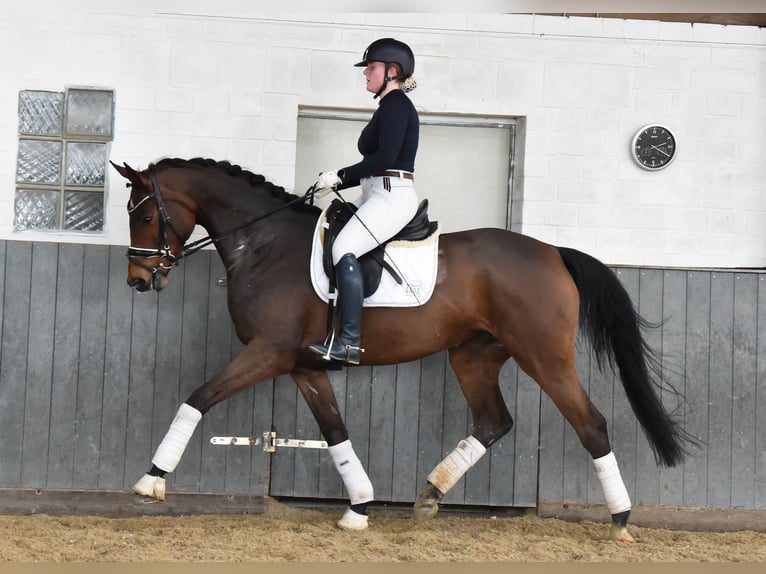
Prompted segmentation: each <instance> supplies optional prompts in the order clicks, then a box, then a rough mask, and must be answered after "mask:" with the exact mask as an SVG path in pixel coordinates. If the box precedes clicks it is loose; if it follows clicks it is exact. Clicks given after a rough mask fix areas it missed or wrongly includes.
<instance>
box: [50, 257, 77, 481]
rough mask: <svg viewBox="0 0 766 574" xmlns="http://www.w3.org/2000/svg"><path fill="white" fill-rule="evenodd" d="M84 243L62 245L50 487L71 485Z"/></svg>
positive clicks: (59, 271)
mask: <svg viewBox="0 0 766 574" xmlns="http://www.w3.org/2000/svg"><path fill="white" fill-rule="evenodd" d="M84 254H85V248H84V246H82V245H66V244H62V245H59V260H58V278H57V283H56V296H55V306H56V311H55V327H54V335H53V337H54V340H53V348H54V349H55V353H54V355H53V377H52V384H51V411H50V421H51V422H50V428H51V430H52V432H51V433H50V444H49V449H48V455H47V459H48V460H47V464H48V468H47V477H48V480H47V483H46V485H47V486H48V487H49V488H71V487H72V475H73V471H74V448H73V446H74V442H75V437H76V432H77V431H76V428H75V427H76V419H77V416H76V414H77V380H78V377H79V359H80V333H82V325H81V318H82V305H83V301H84V298H83V296H82V287H83V285H82V281H83V263H84Z"/></svg>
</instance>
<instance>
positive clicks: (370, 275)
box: [322, 199, 439, 297]
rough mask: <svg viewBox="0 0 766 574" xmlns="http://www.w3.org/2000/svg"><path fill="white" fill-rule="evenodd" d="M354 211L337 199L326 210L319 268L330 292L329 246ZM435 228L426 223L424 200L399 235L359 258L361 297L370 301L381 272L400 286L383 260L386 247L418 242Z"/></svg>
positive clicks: (330, 250) (332, 266) (330, 258)
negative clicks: (361, 280) (322, 269)
mask: <svg viewBox="0 0 766 574" xmlns="http://www.w3.org/2000/svg"><path fill="white" fill-rule="evenodd" d="M356 209H357V207H356V206H355V205H354V204H353V203H345V202H343V201H341V200H340V199H334V200H333V201H332V203H331V204H330V206H329V207H328V208H327V213H326V218H327V227H326V228H325V230H324V241H323V242H322V246H323V250H324V251H323V254H322V265H323V267H324V271H325V273H326V274H327V276H328V277H329V278H330V284H331V285H332V286H333V289H334V287H335V267H334V265H333V262H332V246H333V243H334V242H335V238H336V237H337V236H338V233H340V230H341V229H343V226H344V225H346V223H348V222H349V220H350V219H351V218H352V217H353V216H354V213H355V212H356ZM438 227H439V225H438V223H437V222H435V221H434V222H432V221H429V219H428V200H427V199H424V200H423V201H421V202H420V205H419V206H418V210H417V211H416V212H415V215H414V217H413V218H412V219H411V220H410V222H409V223H408V224H407V225H405V226H404V228H403V229H402V230H401V231H400V232H399V233H397V234H396V235H394V236H393V237H392V238H391V239H389V240H387V241H384V242H383V243H382V244H381V245H378V246H377V247H376V248H375V249H373V250H372V251H369V252H367V253H365V254H364V255H362V256H361V257H360V258H359V260H358V261H359V266H360V267H361V269H362V277H363V279H364V296H365V297H369V296H370V295H372V294H373V293H375V291H376V290H377V288H378V286H379V285H380V278H381V277H382V275H383V270H384V269H385V270H386V271H387V272H388V273H390V274H391V276H392V277H393V278H394V280H395V281H396V282H397V283H398V284H400V285H401V284H402V278H401V277H400V276H399V274H398V273H397V272H396V270H395V269H394V268H393V267H392V266H391V264H390V263H388V262H387V261H386V260H385V258H384V251H385V247H386V245H388V244H389V243H391V242H392V241H420V240H422V239H425V238H426V237H428V236H430V235H431V234H432V233H434V232H435V231H436V230H437V229H438Z"/></svg>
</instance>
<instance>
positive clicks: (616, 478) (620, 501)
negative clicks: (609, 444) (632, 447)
mask: <svg viewBox="0 0 766 574" xmlns="http://www.w3.org/2000/svg"><path fill="white" fill-rule="evenodd" d="M593 466H595V467H596V476H597V477H598V480H599V482H601V488H602V489H603V491H604V500H605V501H606V507H607V508H608V509H609V512H610V513H611V514H618V513H620V512H625V511H626V510H630V496H628V489H627V488H625V483H624V482H623V480H622V476H621V475H620V469H619V467H618V466H617V459H616V458H615V457H614V453H613V452H611V451H610V452H609V454H607V455H604V456H602V457H601V458H594V459H593Z"/></svg>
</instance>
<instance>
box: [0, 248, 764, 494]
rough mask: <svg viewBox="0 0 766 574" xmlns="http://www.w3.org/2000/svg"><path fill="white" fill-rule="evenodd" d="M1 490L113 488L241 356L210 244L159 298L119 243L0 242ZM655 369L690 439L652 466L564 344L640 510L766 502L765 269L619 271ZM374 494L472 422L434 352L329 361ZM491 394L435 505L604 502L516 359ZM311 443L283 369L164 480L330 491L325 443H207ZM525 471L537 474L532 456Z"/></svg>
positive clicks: (582, 349)
mask: <svg viewBox="0 0 766 574" xmlns="http://www.w3.org/2000/svg"><path fill="white" fill-rule="evenodd" d="M0 262H1V263H2V266H3V268H2V272H0V301H2V307H1V308H0V309H1V310H2V313H1V314H0V334H1V339H0V413H2V416H0V433H2V436H3V437H4V440H3V441H2V442H0V486H6V487H36V488H76V489H80V488H85V489H128V488H130V487H131V486H132V484H133V483H134V482H135V480H137V479H138V478H139V477H140V476H141V474H142V473H143V472H145V471H146V470H147V468H148V467H149V465H150V461H151V456H152V455H153V453H154V451H155V450H156V448H157V445H158V444H159V442H160V440H161V439H162V438H163V436H164V434H165V432H166V431H167V429H168V426H169V424H170V422H171V421H172V418H173V417H174V416H175V413H176V411H177V409H178V406H179V405H180V403H181V402H183V401H184V400H186V398H188V396H189V395H190V393H191V392H192V391H193V390H194V389H195V388H196V387H198V386H199V385H201V384H202V383H203V382H205V380H207V379H209V378H211V377H212V376H214V375H215V374H216V373H217V372H218V371H219V370H220V369H221V368H222V367H223V366H224V365H225V364H226V363H227V362H228V361H229V360H230V358H231V357H233V356H234V355H236V353H238V352H239V351H240V350H241V349H242V344H241V342H239V341H238V340H237V339H236V336H235V334H234V332H233V329H232V326H231V322H230V320H229V318H228V313H227V309H226V289H225V287H223V286H221V285H219V283H218V279H219V278H220V277H222V275H223V268H222V265H221V263H220V260H219V259H218V258H217V256H216V254H215V253H213V252H208V251H205V252H202V253H200V254H198V255H196V256H195V257H192V258H189V259H188V260H185V261H184V262H183V264H182V265H180V266H179V267H178V268H176V269H174V270H173V271H172V272H171V275H170V279H171V280H170V285H169V287H168V288H167V289H166V290H165V291H163V292H162V293H160V294H159V295H158V294H156V293H153V292H150V293H143V294H139V293H134V292H132V291H131V290H130V289H129V288H128V287H127V285H126V283H125V279H126V270H127V262H126V259H125V255H124V248H123V247H117V246H113V247H106V246H83V245H65V244H61V245H57V244H49V243H30V242H23V241H11V242H6V241H0ZM615 273H616V274H617V276H618V278H619V279H620V280H621V281H622V282H623V284H624V285H625V286H626V288H627V290H628V292H629V294H630V296H631V297H632V298H633V301H634V302H635V304H636V306H637V307H638V308H639V310H640V311H641V313H642V314H644V315H645V316H646V317H647V318H648V319H650V320H653V321H659V320H661V319H663V318H664V319H665V320H666V322H665V323H664V325H663V326H662V327H661V328H660V329H658V330H656V331H655V332H653V333H650V334H649V335H648V340H649V341H650V342H651V343H652V344H653V345H654V346H655V347H656V348H658V349H659V350H660V351H661V353H662V355H663V359H664V361H665V364H666V366H667V368H666V369H665V370H664V371H663V373H662V378H663V381H664V382H666V383H669V384H672V385H673V386H675V387H676V388H679V389H680V390H681V391H683V393H684V394H685V401H684V402H682V403H678V401H677V400H676V398H675V397H674V395H673V394H672V393H670V392H667V391H666V392H664V393H663V395H662V398H663V401H664V402H665V404H666V406H667V407H668V409H672V410H674V411H676V413H677V414H678V416H679V417H680V418H681V420H682V421H683V424H684V426H685V429H686V430H687V431H688V432H689V433H691V434H692V435H694V436H697V437H699V438H700V439H701V440H702V441H703V444H702V446H701V448H700V449H697V450H694V451H692V453H691V456H690V458H689V459H688V460H687V461H686V462H685V464H684V465H683V466H681V467H679V468H676V469H658V468H657V467H656V465H655V463H654V457H653V455H652V453H651V451H650V450H649V447H648V444H647V441H646V439H645V438H644V436H643V433H642V432H641V431H640V430H639V429H638V426H637V423H636V421H635V417H634V416H633V414H632V412H631V411H630V407H629V405H628V403H627V399H626V398H625V394H624V391H623V390H622V387H621V385H620V383H619V381H618V380H617V379H616V378H615V377H614V376H612V375H611V374H602V373H600V372H599V371H598V369H597V368H596V364H595V358H594V357H592V356H591V353H590V347H589V346H588V345H584V344H582V342H581V343H580V344H579V345H578V365H577V369H578V375H579V376H580V378H581V381H582V384H583V386H584V387H585V388H586V390H588V392H589V393H590V395H591V397H592V400H593V402H594V404H596V406H597V407H598V408H599V409H600V410H601V411H602V412H603V414H604V415H605V416H606V418H607V421H608V425H609V431H610V439H611V443H612V447H613V450H614V451H615V453H616V455H617V458H618V461H619V463H620V468H621V470H622V474H623V477H624V479H625V482H626V485H627V487H628V491H629V493H630V495H631V498H632V499H633V501H634V503H637V504H651V505H656V504H659V505H671V506H686V507H722V508H728V507H732V508H758V509H760V508H764V507H766V454H764V453H765V451H766V449H764V445H765V444H766V438H765V434H766V401H764V400H759V399H762V398H763V397H764V396H766V366H765V363H766V362H765V361H763V360H759V358H760V357H762V356H763V353H764V352H766V351H765V347H764V346H765V345H766V287H764V277H765V275H763V274H760V273H756V272H752V273H750V272H725V271H723V272H721V271H715V272H713V271H701V270H699V271H688V270H668V269H665V270H660V269H633V268H625V267H621V268H616V269H615ZM330 378H331V382H332V385H333V389H334V391H335V393H336V396H337V398H338V403H339V407H340V409H341V412H342V413H344V418H345V420H346V423H347V425H348V428H349V431H350V437H351V440H352V443H353V444H354V448H355V450H356V451H357V454H358V455H359V457H360V459H361V460H362V462H363V464H364V465H365V467H366V468H368V471H369V473H370V476H371V478H372V480H373V484H374V486H375V489H376V490H375V492H376V499H377V500H380V501H398V502H412V501H413V500H414V499H415V498H416V497H417V495H418V493H419V492H420V490H421V489H422V487H423V485H424V483H425V478H426V476H427V475H428V473H429V472H430V471H431V469H432V468H433V467H434V466H435V465H436V464H437V463H438V461H439V460H441V458H442V457H444V456H445V455H446V454H447V453H449V452H450V451H451V450H452V449H454V448H455V446H456V445H457V443H458V442H459V441H460V440H461V439H463V438H465V437H466V436H467V435H468V434H469V433H470V426H471V416H470V412H469V411H468V408H467V405H466V402H465V399H464V397H463V396H462V392H461V391H460V388H459V385H458V383H457V380H456V379H455V375H454V372H453V371H452V369H451V367H450V366H449V361H448V359H447V354H446V353H440V354H437V355H434V356H432V357H427V358H426V359H423V360H421V361H413V362H410V363H404V364H400V365H391V366H384V367H374V368H369V367H361V368H356V369H350V370H348V371H347V370H342V371H333V372H331V374H330ZM501 390H502V393H503V396H504V397H505V400H506V404H507V405H508V407H509V410H510V412H511V414H512V416H513V417H514V422H515V424H514V428H513V429H512V431H511V432H510V433H509V434H508V435H507V436H506V437H504V438H503V439H502V440H501V441H499V442H498V443H497V444H495V445H494V446H493V447H492V448H491V449H490V451H489V453H488V455H486V456H485V457H484V458H483V459H482V460H481V461H480V462H479V463H478V464H477V465H476V466H475V467H474V468H473V469H471V471H470V472H469V473H468V475H467V476H466V477H465V478H464V479H463V480H461V481H460V482H459V483H458V484H457V485H456V486H455V488H454V489H453V490H452V491H451V492H450V493H449V494H448V495H447V497H446V498H445V501H444V502H445V503H448V504H471V505H473V504H478V505H491V506H496V505H497V506H532V505H534V504H535V503H536V502H537V501H538V500H539V501H542V502H584V503H601V502H602V495H601V492H600V487H599V486H598V483H597V482H596V479H595V475H594V473H593V468H592V462H591V461H590V457H589V456H588V454H587V453H586V452H585V450H584V449H583V448H582V445H581V444H580V441H579V439H578V438H577V436H576V435H575V433H574V432H573V431H572V429H571V427H570V426H569V424H568V423H566V422H565V421H564V420H563V418H562V417H561V415H560V413H559V412H558V410H557V409H556V408H555V406H554V405H553V403H552V402H551V401H550V399H549V398H548V397H546V396H544V395H541V393H540V390H539V387H538V386H537V385H536V383H534V381H532V380H531V379H530V378H529V377H528V376H527V375H526V374H525V373H523V372H521V371H520V370H519V369H518V367H517V366H516V364H515V363H514V362H513V361H509V363H508V364H507V365H506V366H505V367H504V368H503V371H502V373H501ZM272 428H273V429H274V430H276V431H277V433H278V435H279V436H281V437H293V438H321V437H320V436H319V431H318V428H317V426H316V422H315V421H314V420H313V417H312V416H311V414H310V412H309V410H308V408H307V406H306V405H305V403H304V401H303V399H302V397H301V396H300V394H299V393H298V391H297V388H296V386H295V384H294V382H293V381H292V379H290V378H289V377H287V376H283V377H278V378H277V379H275V380H273V381H266V382H264V383H262V384H261V385H259V386H258V387H256V388H255V389H250V390H248V391H245V392H243V393H241V394H240V395H237V396H235V397H233V398H231V399H229V400H228V401H226V402H224V403H222V404H221V405H217V406H216V407H214V408H213V409H211V411H210V412H209V413H208V414H207V416H206V417H205V418H204V419H203V423H202V424H201V425H200V426H199V427H198V430H197V432H196V433H195V435H194V436H193V437H192V441H191V442H190V445H189V448H188V449H187V452H186V453H185V455H184V457H183V459H182V461H181V463H180V465H179V467H178V469H177V471H176V472H175V473H172V474H171V475H169V477H168V488H169V489H170V490H171V491H173V490H176V491H188V492H206V491H208V492H231V493H240V492H245V493H247V492H249V493H255V494H267V493H269V494H272V495H274V496H299V497H304V496H305V497H318V498H335V499H337V498H345V497H346V496H347V493H345V492H344V489H343V486H342V483H341V481H340V478H339V477H338V475H337V473H336V472H335V469H334V466H333V464H332V460H331V458H330V456H329V454H328V453H327V451H308V450H304V451H296V450H292V449H281V450H279V451H278V452H277V453H276V454H274V455H269V454H267V453H264V452H263V451H262V449H261V448H260V447H255V448H249V447H218V446H213V445H210V443H209V439H210V437H211V436H213V435H255V436H259V435H260V434H261V433H263V432H264V431H267V430H270V429H272ZM538 466H539V468H538Z"/></svg>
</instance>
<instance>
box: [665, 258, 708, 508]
mask: <svg viewBox="0 0 766 574" xmlns="http://www.w3.org/2000/svg"><path fill="white" fill-rule="evenodd" d="M686 289H687V290H686V293H687V295H686V297H687V304H686V309H687V317H686V361H685V366H686V369H685V374H686V381H685V382H686V385H685V387H684V388H685V398H686V414H685V417H684V426H685V428H686V431H687V432H688V433H689V434H690V435H691V436H692V437H694V438H695V439H697V440H698V441H699V442H700V447H699V448H698V449H695V450H694V451H693V456H691V457H689V459H688V460H687V461H686V462H685V463H684V504H685V505H688V506H692V507H700V508H701V507H705V506H707V485H708V473H707V453H708V444H707V440H708V436H707V428H708V420H709V412H708V410H709V409H708V404H709V392H710V368H709V360H710V306H711V300H710V297H711V291H710V273H704V272H689V273H688V274H687V287H686ZM671 320H672V319H671Z"/></svg>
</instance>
